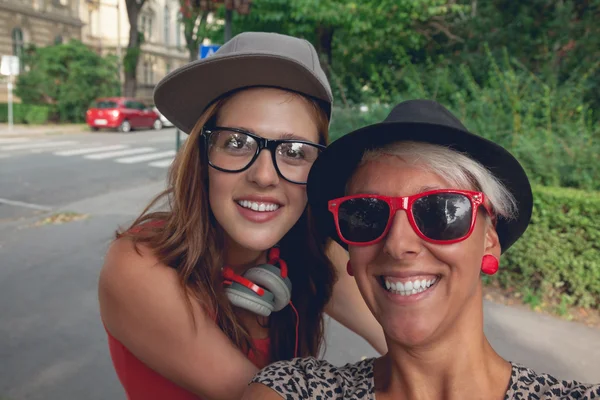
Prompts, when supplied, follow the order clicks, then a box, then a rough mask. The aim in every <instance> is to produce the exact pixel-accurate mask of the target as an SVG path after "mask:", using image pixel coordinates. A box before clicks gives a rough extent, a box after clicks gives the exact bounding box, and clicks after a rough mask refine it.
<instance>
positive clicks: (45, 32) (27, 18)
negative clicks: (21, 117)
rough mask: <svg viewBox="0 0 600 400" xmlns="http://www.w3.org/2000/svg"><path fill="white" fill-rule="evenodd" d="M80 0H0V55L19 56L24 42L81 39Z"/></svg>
mask: <svg viewBox="0 0 600 400" xmlns="http://www.w3.org/2000/svg"><path fill="white" fill-rule="evenodd" d="M82 1H83V0H0V55H15V56H21V54H22V53H23V50H24V48H25V46H26V45H27V44H35V45H36V46H48V45H51V44H54V43H62V42H66V41H68V40H70V39H79V40H81V33H82V27H83V22H82V21H81V19H80V16H79V14H80V6H81V2H82ZM4 79H5V78H4ZM6 101H7V88H6V84H5V82H4V81H2V83H1V84H0V103H5V102H6Z"/></svg>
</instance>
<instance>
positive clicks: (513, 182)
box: [307, 122, 533, 252]
mask: <svg viewBox="0 0 600 400" xmlns="http://www.w3.org/2000/svg"><path fill="white" fill-rule="evenodd" d="M449 131H452V132H451V134H449ZM398 141H416V142H425V143H432V144H438V145H443V146H448V147H450V148H452V149H454V150H457V151H459V152H462V153H466V155H468V156H469V157H470V158H472V159H474V160H476V161H478V162H480V163H481V164H482V165H484V166H485V167H486V168H487V169H488V170H489V171H490V172H491V173H492V174H493V175H494V176H495V177H497V178H498V179H500V181H501V182H502V183H503V184H504V185H506V187H507V189H508V190H509V191H510V192H511V193H512V194H513V196H514V197H515V200H516V201H517V209H518V215H517V217H516V218H515V219H510V220H507V219H505V218H502V217H500V218H499V219H498V223H497V225H496V231H497V233H498V237H499V240H500V246H501V249H502V252H505V251H506V250H507V249H508V248H509V247H510V246H511V245H512V244H513V243H514V242H515V241H516V240H517V239H518V238H519V237H520V236H521V235H522V234H523V233H524V232H525V230H526V229H527V226H528V225H529V220H530V219H531V212H532V207H533V196H532V193H531V186H530V184H529V179H528V178H527V175H526V174H525V171H524V170H523V167H522V166H521V164H519V162H518V161H517V160H516V158H514V156H513V155H512V154H510V153H509V152H508V151H507V150H506V149H504V148H503V147H501V146H499V145H497V144H495V143H494V142H491V141H489V140H487V139H485V138H482V137H480V136H477V135H474V134H472V133H470V132H467V131H463V130H459V129H454V128H450V127H447V126H441V125H436V124H426V123H407V122H381V123H378V124H374V125H369V126H366V127H364V128H361V129H358V130H356V131H354V132H351V133H349V134H347V135H345V136H342V137H341V138H339V139H337V140H336V141H334V142H333V143H332V144H330V145H329V146H328V148H327V149H326V150H325V151H323V152H322V153H321V155H320V156H319V158H318V159H317V160H316V161H315V163H314V164H313V167H312V169H311V171H310V174H309V176H308V183H307V192H308V202H309V204H310V206H311V211H312V213H313V215H314V217H315V220H316V221H315V223H316V227H317V229H318V230H319V231H320V232H322V233H323V234H326V235H328V236H330V237H332V238H333V239H335V240H336V241H337V242H338V243H339V244H340V245H342V246H343V247H344V248H346V249H347V248H348V247H347V245H346V244H345V243H343V242H342V241H341V239H340V238H339V237H338V235H337V232H336V229H335V224H334V220H333V215H332V214H331V213H330V212H329V210H328V207H327V203H328V201H329V200H332V199H335V198H339V197H343V196H345V190H346V184H347V182H348V180H349V179H350V177H351V176H352V175H353V173H354V171H355V170H356V168H357V166H358V164H359V162H360V161H361V159H362V157H363V154H364V152H365V151H366V150H369V149H376V148H380V147H383V146H385V145H387V144H389V143H393V142H398Z"/></svg>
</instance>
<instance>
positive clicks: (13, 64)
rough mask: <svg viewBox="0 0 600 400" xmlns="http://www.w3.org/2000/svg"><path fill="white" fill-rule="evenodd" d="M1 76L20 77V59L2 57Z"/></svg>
mask: <svg viewBox="0 0 600 400" xmlns="http://www.w3.org/2000/svg"><path fill="white" fill-rule="evenodd" d="M0 74H2V75H19V57H17V56H2V62H1V63H0Z"/></svg>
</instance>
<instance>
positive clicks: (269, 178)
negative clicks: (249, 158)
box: [247, 150, 279, 187]
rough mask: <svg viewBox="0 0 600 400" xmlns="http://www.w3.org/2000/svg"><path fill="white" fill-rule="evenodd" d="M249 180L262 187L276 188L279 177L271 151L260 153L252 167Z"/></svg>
mask: <svg viewBox="0 0 600 400" xmlns="http://www.w3.org/2000/svg"><path fill="white" fill-rule="evenodd" d="M247 176H248V179H249V180H250V181H251V182H253V183H256V184H257V185H258V186H260V187H269V186H274V185H277V184H278V183H279V175H278V174H277V170H276V169H275V165H273V159H272V157H271V153H270V152H269V151H266V150H263V151H261V152H260V154H259V155H258V157H257V158H256V160H255V161H254V163H253V164H252V166H250V168H249V170H248V175H247Z"/></svg>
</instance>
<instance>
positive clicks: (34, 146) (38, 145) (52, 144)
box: [0, 141, 77, 151]
mask: <svg viewBox="0 0 600 400" xmlns="http://www.w3.org/2000/svg"><path fill="white" fill-rule="evenodd" d="M75 143H77V142H73V141H63V142H38V143H26V144H13V145H9V146H1V147H0V150H4V151H6V150H34V149H41V148H47V147H58V146H67V145H71V144H75Z"/></svg>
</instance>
